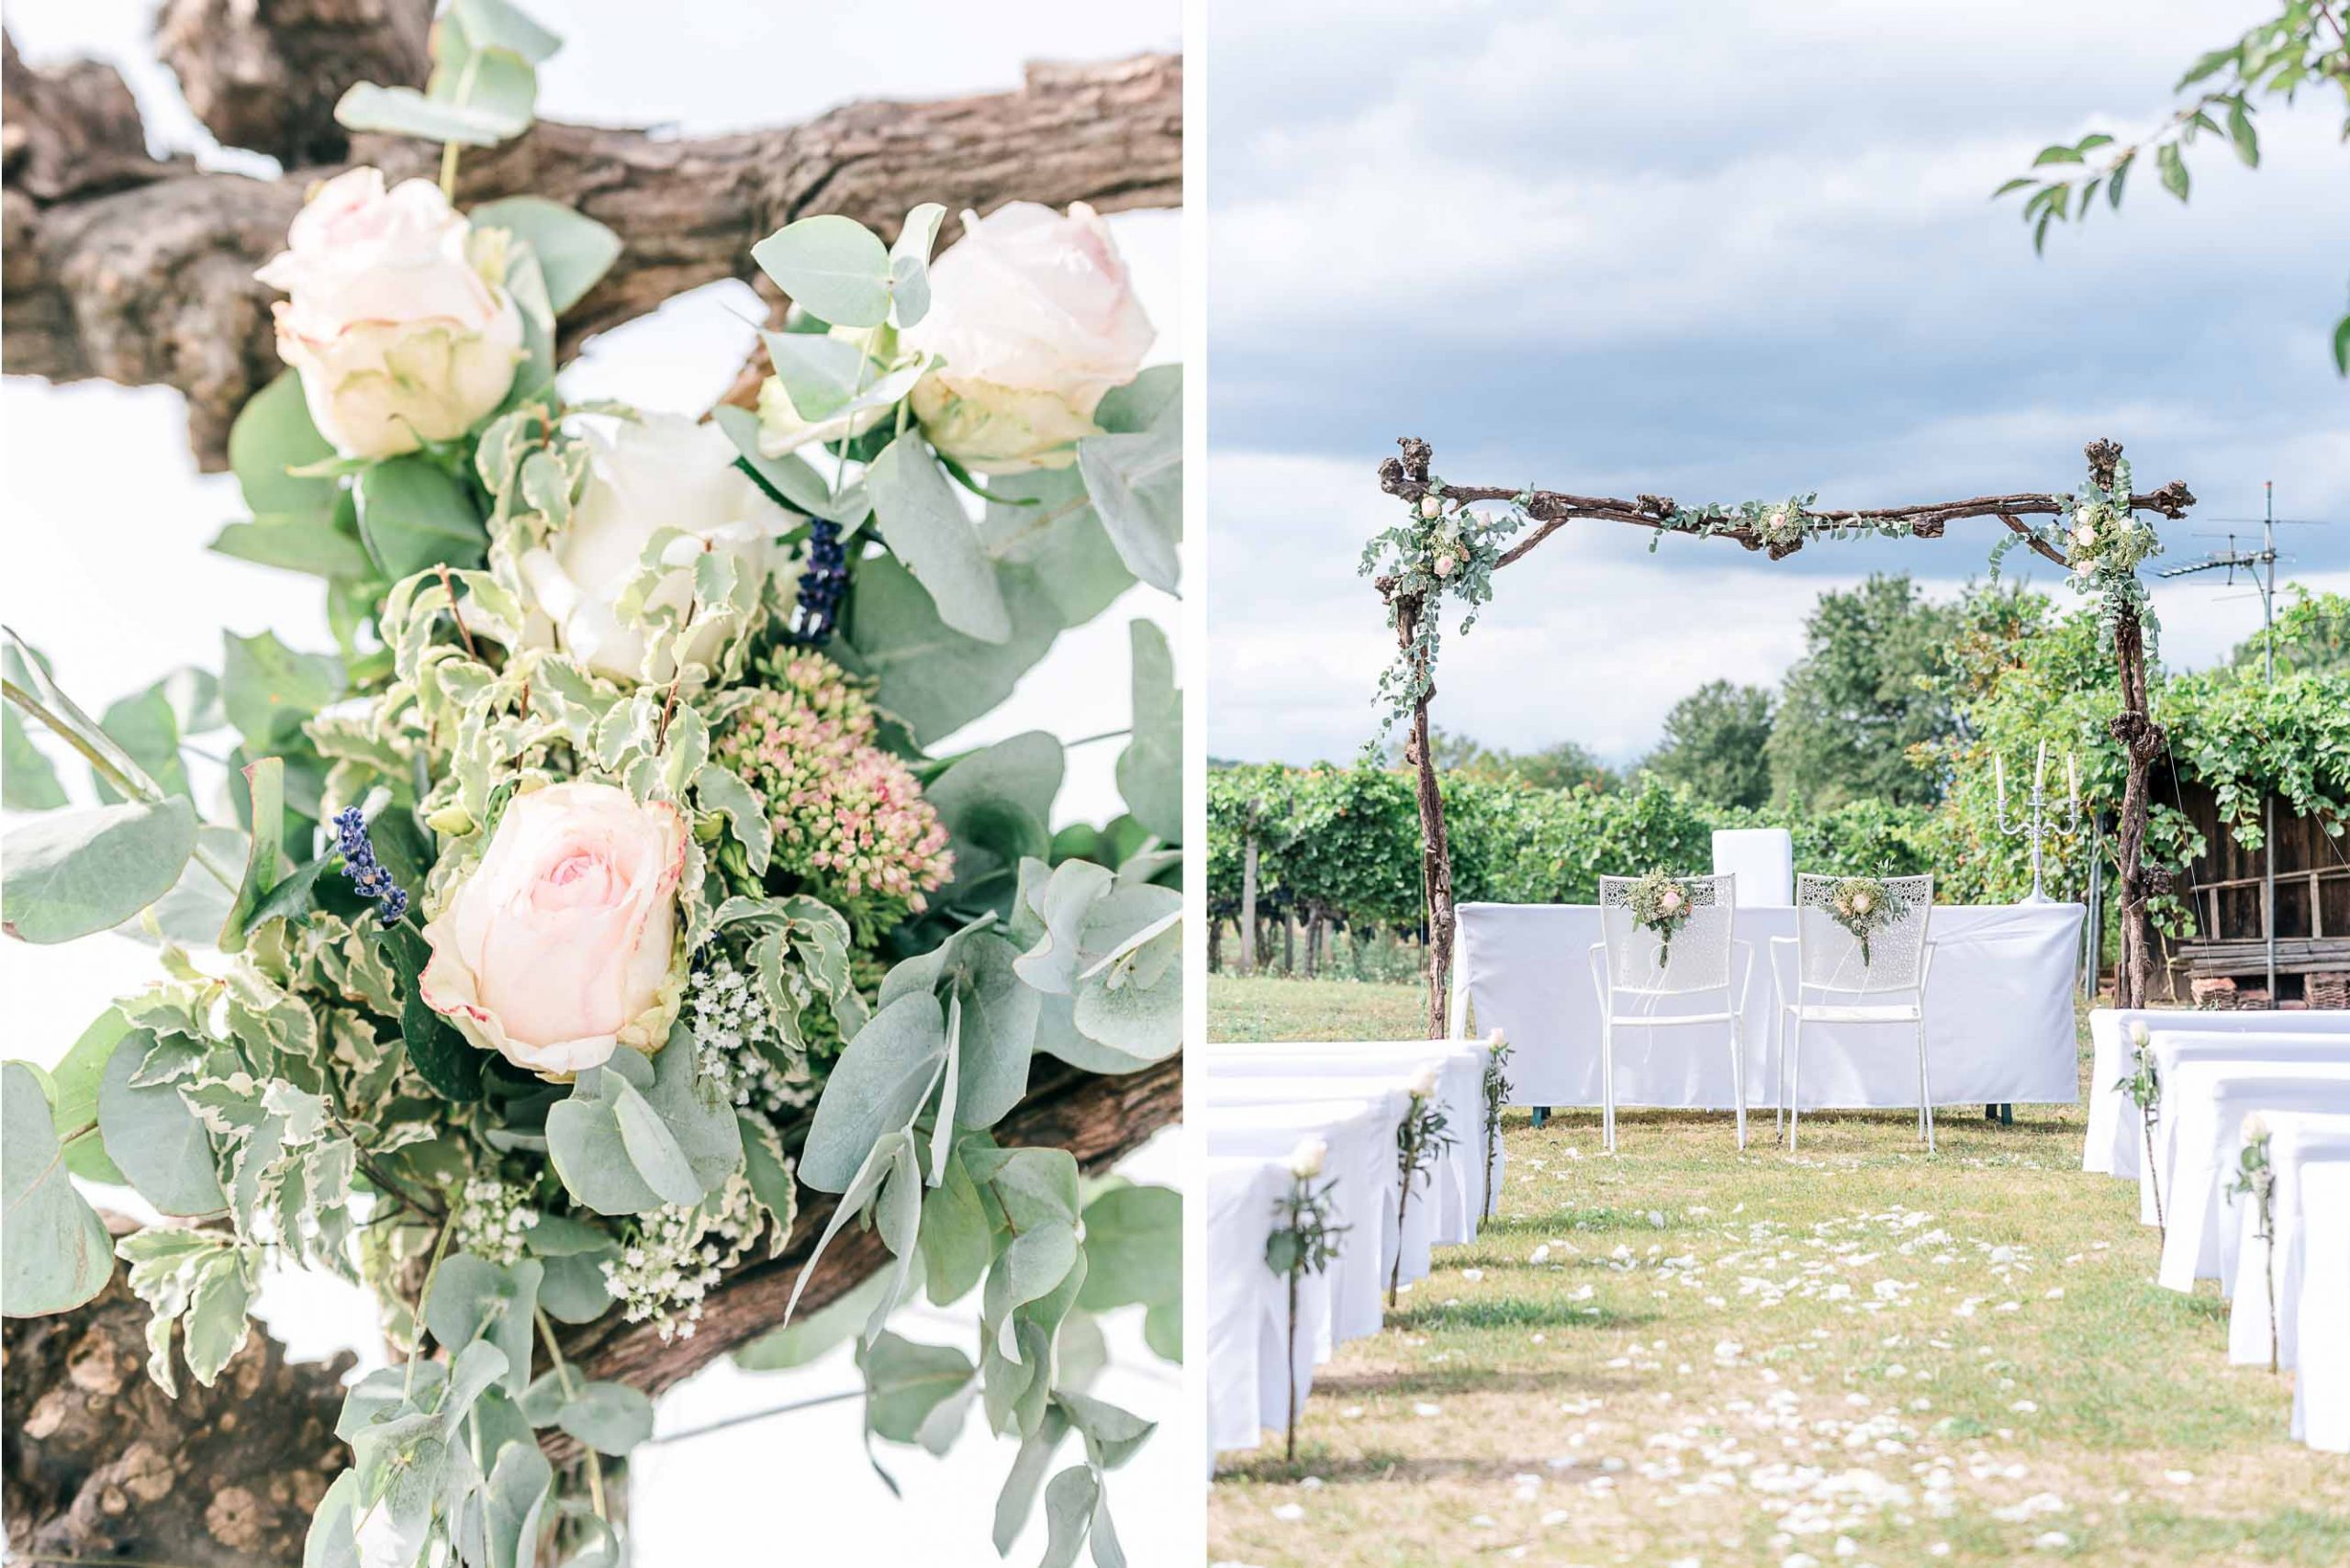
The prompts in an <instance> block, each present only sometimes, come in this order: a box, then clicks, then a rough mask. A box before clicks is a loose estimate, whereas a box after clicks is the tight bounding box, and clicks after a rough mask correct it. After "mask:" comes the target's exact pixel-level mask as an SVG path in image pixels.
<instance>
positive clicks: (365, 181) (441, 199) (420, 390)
mask: <svg viewBox="0 0 2350 1568" xmlns="http://www.w3.org/2000/svg"><path fill="white" fill-rule="evenodd" d="M502 239H503V237H502V235H499V234H498V232H497V231H494V230H484V231H482V232H481V233H478V234H476V232H475V231H474V228H473V226H472V225H471V224H470V223H468V222H466V221H465V219H464V217H463V216H462V215H460V214H459V213H458V212H457V211H456V209H455V208H453V207H451V206H450V205H449V202H448V198H446V197H445V196H442V194H441V192H440V189H439V187H438V186H436V185H432V184H431V182H430V181H427V180H404V181H402V182H401V183H400V184H399V185H396V186H394V187H392V188H391V189H390V190H388V191H387V190H386V189H385V188H384V175H383V172H382V171H381V170H378V169H366V168H360V169H353V170H351V171H349V172H348V173H345V174H338V175H336V176H335V177H334V178H333V179H331V180H329V181H328V182H327V183H326V184H325V185H320V186H319V189H318V191H317V193H316V194H315V195H313V196H311V197H310V201H309V205H308V206H307V207H303V208H302V210H301V211H300V212H299V213H298V214H297V215H296V217H295V218H294V223H293V226H292V228H290V229H289V230H287V231H286V235H285V245H286V248H285V250H284V251H283V252H279V253H278V254H277V255H276V256H274V257H273V258H272V259H271V260H270V262H269V263H268V264H267V265H265V266H263V268H262V269H261V270H260V271H259V272H257V273H255V274H253V275H254V276H255V277H257V278H259V279H260V280H261V281H262V282H263V283H265V284H267V285H268V286H270V287H272V288H280V289H284V290H285V292H286V294H287V295H288V296H290V297H289V298H286V299H282V300H279V301H278V302H277V303H276V304H274V305H273V306H271V307H270V310H271V314H272V315H273V316H274V318H275V319H276V321H277V353H278V356H279V357H280V358H282V359H284V360H285V363H286V364H289V365H291V366H293V367H294V369H295V370H297V371H298V372H299V373H300V374H301V377H302V398H303V400H304V401H305V402H307V403H308V405H309V408H310V419H311V420H312V422H313V423H315V424H316V425H317V426H318V427H319V433H320V434H321V435H323V436H325V437H326V438H327V440H328V441H330V442H333V443H334V447H335V450H336V451H338V452H340V453H341V454H343V455H344V456H346V457H387V456H390V455H392V454H396V453H402V452H413V451H415V450H416V448H417V447H418V446H419V445H420V443H421V442H425V441H450V440H453V439H455V438H456V437H458V436H461V435H463V434H464V433H465V431H467V430H468V429H470V428H471V427H472V426H473V424H474V422H475V421H476V420H479V419H480V418H481V417H482V416H483V415H485V414H487V413H488V412H489V411H490V410H491V409H495V408H497V407H498V404H499V403H501V402H503V401H504V400H505V398H506V394H507V391H508V389H509V388H510V387H511V386H513V385H514V369H515V366H517V365H518V364H520V363H521V361H522V313H521V312H520V310H519V309H518V308H516V307H515V304H514V300H513V297H511V296H510V295H509V294H508V293H507V292H506V289H505V286H504V272H505V263H504V255H505V246H504V244H503V242H502Z"/></svg>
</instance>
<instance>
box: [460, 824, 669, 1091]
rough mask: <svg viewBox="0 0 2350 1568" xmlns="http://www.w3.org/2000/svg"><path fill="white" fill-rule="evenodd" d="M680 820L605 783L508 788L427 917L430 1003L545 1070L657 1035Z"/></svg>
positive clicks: (598, 1059) (487, 1045)
mask: <svg viewBox="0 0 2350 1568" xmlns="http://www.w3.org/2000/svg"><path fill="white" fill-rule="evenodd" d="M685 857H686V822H685V818H684V817H683V816H682V815H681V814H680V813H679V812H678V811H677V807H676V806H674V805H671V804H670V803H669V802H667V801H645V802H643V803H642V804H639V803H638V801H637V800H636V798H635V797H634V796H632V795H631V794H630V793H629V792H628V791H627V790H622V789H619V788H617V787H615V786H613V785H610V784H595V783H577V782H575V783H569V784H554V785H550V786H548V787H547V788H545V789H542V790H532V791H531V792H529V793H527V794H522V795H518V796H516V797H515V798H514V799H513V801H510V802H509V804H508V805H507V807H506V812H505V814H504V815H502V816H500V817H499V818H498V825H497V827H496V828H494V829H493V830H492V831H491V834H490V840H489V847H488V848H487V850H485V851H484V852H483V854H482V857H481V859H480V860H479V861H478V862H477V863H476V865H475V866H474V868H472V869H471V870H470V871H468V872H466V873H465V874H464V877H463V879H461V880H459V881H458V882H457V883H456V884H455V885H454V886H453V887H452V888H450V889H449V890H447V892H446V893H445V895H444V896H443V898H442V905H441V909H440V913H438V914H436V915H435V916H434V917H433V919H432V920H431V923H430V924H427V925H426V926H425V928H424V936H425V940H426V941H427V942H428V943H430V944H431V948H432V959H431V963H430V964H428V965H427V966H426V967H425V970H424V974H423V976H422V978H421V980H420V982H419V989H420V991H422V993H423V996H424V1001H425V1003H426V1005H427V1006H429V1007H431V1009H432V1010H433V1011H434V1012H436V1013H440V1014H444V1015H446V1016H447V1017H448V1018H449V1019H450V1021H451V1022H453V1024H455V1025H456V1026H457V1028H458V1029H459V1031H460V1032H462V1033H463V1034H464V1036H465V1038H467V1039H468V1040H471V1041H472V1042H473V1043H474V1044H475V1045H476V1046H479V1047H481V1048H482V1049H484V1050H487V1051H496V1052H497V1053H498V1055H500V1056H502V1057H504V1058H506V1059H507V1060H509V1061H510V1062H512V1063H513V1064H514V1065H515V1066H517V1067H521V1068H527V1069H529V1070H531V1071H532V1072H535V1073H538V1074H540V1075H541V1076H543V1077H554V1076H555V1075H558V1074H563V1073H574V1072H578V1071H580V1070H583V1069H586V1068H591V1067H599V1066H601V1065H602V1064H603V1063H604V1062H605V1061H606V1060H607V1059H609V1058H610V1056H611V1054H612V1053H613V1051H615V1050H617V1049H618V1048H619V1047H622V1046H627V1047H630V1048H632V1049H633V1050H640V1051H643V1052H644V1053H645V1054H646V1055H647V1056H650V1055H652V1054H653V1053H654V1052H655V1051H658V1050H659V1049H660V1048H661V1047H662V1045H663V1044H664V1042H666V1040H667V1038H668V1034H669V1025H670V1021H671V1020H672V1019H674V1018H675V1017H676V1016H677V1003H678V999H679V998H680V996H681V995H682V994H683V991H684V985H685V970H686V965H685V955H684V953H683V951H682V950H681V944H680V943H679V941H678V939H677V928H678V921H677V882H678V879H679V877H680V875H681V874H682V873H683V871H684V868H685Z"/></svg>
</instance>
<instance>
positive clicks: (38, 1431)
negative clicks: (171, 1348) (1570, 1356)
mask: <svg viewBox="0 0 2350 1568" xmlns="http://www.w3.org/2000/svg"><path fill="white" fill-rule="evenodd" d="M1182 1096H1183V1088H1182V1063H1181V1058H1173V1059H1170V1060H1168V1061H1165V1062H1161V1063H1159V1064H1158V1066H1155V1067H1152V1068H1149V1069H1147V1070H1144V1071H1141V1072H1136V1073H1131V1074H1126V1075H1124V1076H1120V1077H1114V1078H1111V1077H1100V1076H1096V1075H1094V1074H1091V1073H1085V1072H1080V1071H1078V1070H1076V1069H1074V1068H1069V1067H1066V1066H1063V1065H1062V1064H1060V1063H1058V1062H1057V1061H1054V1060H1052V1059H1051V1058H1046V1057H1038V1058H1036V1062H1035V1076H1034V1078H1033V1079H1032V1081H1031V1082H1030V1085H1029V1092H1028V1094H1027V1095H1026V1097H1025V1098H1024V1099H1023V1100H1022V1102H1021V1103H1020V1104H1019V1106H1018V1107H1017V1108H1015V1109H1014V1110H1013V1113H1012V1114H1011V1115H1009V1116H1007V1117H1006V1118H1005V1119H1004V1120H1003V1122H1002V1124H1001V1125H1000V1126H998V1127H997V1129H996V1133H997V1137H998V1138H999V1140H1000V1141H1001V1142H1002V1143H1004V1144H1006V1145H1022V1146H1035V1147H1048V1148H1066V1149H1069V1151H1070V1152H1072V1153H1073V1154H1075V1155H1076V1156H1077V1159H1078V1162H1079V1164H1080V1166H1081V1167H1082V1168H1083V1169H1084V1170H1086V1171H1088V1172H1089V1173H1094V1172H1099V1171H1101V1170H1106V1169H1107V1168H1108V1167H1110V1166H1111V1165H1113V1164H1114V1163H1116V1161H1117V1160H1118V1159H1121V1158H1122V1157H1123V1156H1125V1154H1127V1153H1128V1152H1130V1151H1132V1150H1133V1149H1135V1148H1137V1147H1139V1146H1140V1145H1141V1144H1142V1143H1143V1142H1144V1141H1145V1140H1146V1139H1147V1138H1148V1137H1150V1136H1151V1135H1152V1134H1153V1133H1155V1132H1157V1131H1158V1129H1159V1128H1161V1127H1164V1126H1168V1125H1169V1124H1170V1123H1172V1122H1173V1121H1174V1120H1175V1119H1176V1118H1177V1117H1178V1116H1179V1115H1180V1114H1181V1111H1182ZM834 1202H835V1200H834V1197H833V1195H832V1194H830V1193H810V1192H808V1191H807V1190H805V1189H804V1188H803V1189H802V1190H801V1192H800V1204H801V1207H800V1217H799V1221H798V1223H797V1225H796V1226H794V1228H793V1232H792V1242H791V1245H790V1246H789V1248H787V1249H785V1252H784V1255H783V1256H782V1257H780V1258H778V1259H774V1260H764V1259H763V1260H760V1261H758V1262H755V1263H752V1264H749V1265H747V1266H745V1267H744V1268H743V1269H742V1270H740V1271H737V1272H736V1273H733V1274H732V1275H729V1276H728V1277H727V1278H726V1280H725V1281H724V1282H722V1283H721V1284H720V1285H719V1287H718V1288H717V1289H716V1290H714V1291H712V1292H711V1294H710V1296H709V1297H708V1298H707V1299H706V1300H705V1302H704V1304H703V1309H702V1319H701V1322H700V1324H699V1327H698V1328H697V1329H696V1331H695V1334H694V1336H693V1338H689V1339H673V1340H669V1341H667V1342H666V1343H665V1342H664V1341H663V1340H662V1338H661V1337H660V1335H659V1333H658V1332H656V1331H655V1329H653V1328H652V1327H650V1326H648V1325H643V1324H628V1323H622V1322H621V1321H619V1315H618V1314H617V1313H610V1314H607V1315H606V1316H605V1317H604V1318H602V1319H599V1321H598V1322H596V1323H592V1324H588V1325H587V1326H585V1327H580V1328H576V1329H572V1330H570V1331H569V1332H568V1333H566V1334H565V1337H564V1354H565V1359H566V1360H568V1361H573V1362H575V1363H576V1365H577V1366H578V1367H579V1368H580V1369H581V1370H582V1372H584V1374H585V1375H586V1376H588V1377H589V1378H617V1379H621V1380H623V1381H626V1382H628V1383H632V1384H633V1385H634V1386H636V1387H638V1388H640V1389H643V1391H644V1392H645V1393H647V1394H659V1393H660V1392H661V1391H663V1390H665V1389H667V1388H669V1387H672V1386H674V1385H675V1384H677V1383H679V1382H681V1381H683V1380H684V1379H685V1378H687V1377H688V1376H690V1375H692V1374H693V1373H694V1372H697V1371H699V1370H700V1369H701V1368H702V1367H704V1366H706V1365H708V1364H709V1363H710V1362H711V1361H716V1360H717V1359H718V1358H719V1357H721V1356H722V1355H725V1354H726V1353H727V1352H729V1351H731V1350H734V1349H735V1348H736V1347H738V1346H740V1345H743V1344H745V1343H747V1342H748V1341H750V1340H752V1339H754V1338H757V1337H758V1336H759V1335H761V1334H763V1333H765V1332H767V1330H768V1329H770V1328H773V1327H776V1326H777V1325H778V1323H780V1322H781V1320H782V1317H783V1306H784V1302H785V1301H786V1299H787V1298H788V1297H789V1295H790V1294H791V1285H792V1282H793V1280H795V1279H796V1278H797V1277H798V1275H799V1272H800V1267H801V1265H802V1264H803V1263H804V1262H805V1261H806V1260H807V1257H808V1254H809V1251H810V1249H811V1248H812V1247H813V1245H814V1243H815V1238H816V1237H817V1236H818V1235H820V1234H821V1233H822V1230H823V1227H824V1225H825V1222H826V1221H827V1220H829V1219H830V1218H831V1216H832V1211H833V1206H834ZM128 1229H129V1222H128V1221H121V1222H118V1233H119V1231H120V1230H128ZM887 1260H888V1254H887V1253H886V1252H885V1251H884V1250H883V1249H882V1247H881V1243H880V1239H879V1237H878V1234H877V1233H875V1232H874V1231H872V1230H871V1229H869V1228H863V1227H852V1228H850V1229H849V1230H847V1231H845V1232H844V1233H843V1234H842V1235H840V1236H839V1237H837V1238H834V1242H833V1245H832V1247H831V1248H830V1249H827V1250H826V1252H825V1254H824V1259H823V1262H822V1267H821V1268H820V1269H819V1270H818V1271H817V1272H816V1274H815V1276H814V1277H813V1278H811V1280H810V1282H809V1285H808V1291H807V1294H805V1295H803V1296H802V1297H801V1298H800V1312H801V1313H802V1314H807V1313H811V1312H815V1311H817V1310H819V1309H821V1308H822V1307H824V1306H826V1305H830V1304H831V1303H833V1302H835V1301H837V1300H839V1299H840V1298H841V1297H843V1296H845V1295H846V1294H848V1293H849V1292H850V1291H852V1290H854V1289H856V1286H857V1285H858V1284H860V1283H862V1282H864V1281H865V1280H866V1279H867V1277H868V1276H869V1275H871V1274H872V1273H873V1272H875V1271H877V1270H878V1269H879V1268H880V1267H881V1266H882V1264H883V1263H884V1262H886V1261H887ZM146 1327H147V1309H146V1307H145V1306H144V1305H141V1304H140V1301H139V1300H138V1298H136V1297H135V1296H133V1295H131V1294H130V1293H129V1290H128V1288H126V1287H125V1285H124V1284H123V1282H122V1279H121V1276H120V1275H119V1273H117V1277H116V1279H115V1280H114V1282H112V1283H110V1284H109V1285H108V1286H107V1287H106V1291H105V1293H104V1294H101V1295H100V1296H99V1297H98V1298H97V1300H95V1301H94V1302H92V1303H91V1304H90V1305H87V1306H84V1307H82V1308H79V1309H78V1310H76V1311H74V1312H71V1313H67V1314H63V1315H62V1316H54V1317H28V1318H10V1319H8V1320H7V1321H6V1326H5V1335H6V1358H7V1368H8V1376H7V1384H6V1412H5V1413H6V1450H7V1451H6V1498H5V1512H6V1517H7V1521H8V1543H9V1547H10V1549H11V1550H12V1551H16V1552H17V1553H20V1554H30V1553H39V1552H44V1551H45V1552H51V1553H57V1554H61V1555H65V1556H75V1557H101V1556H109V1555H124V1556H137V1557H156V1558H161V1559H163V1560H166V1561H170V1562H175V1563H183V1564H185V1565H186V1568H255V1565H256V1564H263V1563H271V1564H277V1563H285V1564H290V1563H295V1562H300V1561H301V1559H302V1538H303V1534H304V1532H305V1531H306V1530H307V1529H308V1526H309V1515H310V1511H311V1509H312V1508H313V1507H314V1506H316V1504H317V1502H318V1499H319V1496H320V1495H323V1494H324V1492H325V1490H326V1486H327V1483H328V1482H330V1481H331V1480H332V1479H333V1478H334V1475H335V1473H336V1472H337V1471H339V1470H341V1468H342V1465H343V1463H344V1462H345V1459H346V1453H345V1450H344V1449H343V1446H342V1444H341V1442H340V1441H339V1440H338V1439H336V1438H335V1437H334V1435H333V1428H334V1422H335V1417H336V1416H337V1414H338V1413H339V1412H340V1410H341V1405H342V1388H341V1381H340V1380H341V1374H342V1372H343V1371H344V1369H345V1368H347V1367H348V1366H349V1365H350V1358H349V1357H347V1356H345V1357H341V1358H339V1359H338V1360H337V1361H334V1362H332V1363H329V1364H321V1363H318V1362H297V1363H288V1362H287V1361H285V1353H284V1351H283V1350H282V1349H281V1348H280V1347H278V1346H277V1345H276V1344H275V1343H274V1342H273V1341H271V1340H270V1339H269V1338H268V1337H267V1336H266V1335H265V1334H262V1333H255V1334H254V1335H253V1336H252V1339H251V1340H249V1341H248V1342H247V1344H246V1346H245V1348H244V1350H241V1352H239V1354H238V1355H237V1357H236V1359H235V1360H234V1361H231V1362H230V1363H229V1368H228V1370H227V1371H226V1372H223V1373H222V1374H221V1378H220V1382H219V1383H218V1385H217V1386H215V1387H214V1388H212V1389H209V1390H207V1389H203V1388H199V1387H196V1386H193V1385H192V1384H191V1383H189V1382H188V1380H187V1377H186V1374H185V1371H183V1372H182V1374H181V1377H182V1382H183V1384H184V1386H183V1387H182V1389H181V1393H180V1397H179V1399H178V1400H177V1401H176V1402H174V1401H173V1400H171V1399H169V1398H166V1397H165V1396H164V1394H163V1392H162V1390H161V1389H160V1388H157V1387H155V1386H154V1384H153V1383H152V1382H151V1380H150V1379H149V1378H148V1376H147V1372H146V1370H145V1365H144V1362H145V1359H146V1346H145V1342H144V1338H143V1336H144V1335H145V1332H146ZM544 1442H545V1446H546V1448H547V1450H548V1452H549V1453H550V1454H552V1455H554V1457H555V1458H556V1459H557V1460H558V1461H559V1462H560V1461H562V1460H565V1459H568V1458H570V1457H572V1456H573V1454H574V1453H575V1452H576V1445H574V1444H573V1443H572V1442H571V1441H570V1439H567V1438H565V1437H563V1436H561V1435H560V1434H559V1433H554V1432H552V1431H550V1432H549V1433H547V1434H545V1435H544Z"/></svg>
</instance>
